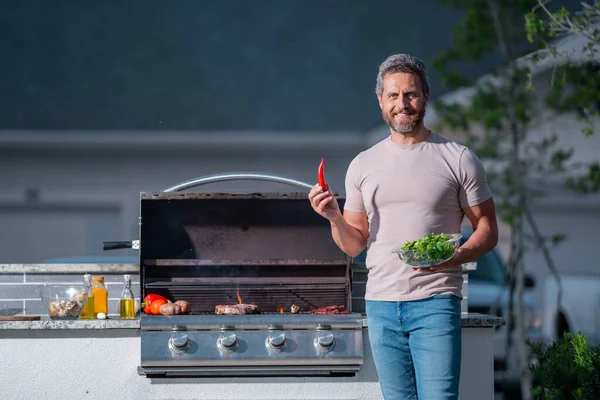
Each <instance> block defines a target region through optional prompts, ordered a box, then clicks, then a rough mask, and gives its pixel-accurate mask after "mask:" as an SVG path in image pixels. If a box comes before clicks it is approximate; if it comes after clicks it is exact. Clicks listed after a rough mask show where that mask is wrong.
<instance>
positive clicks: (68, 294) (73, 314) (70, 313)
mask: <svg viewBox="0 0 600 400" xmlns="http://www.w3.org/2000/svg"><path fill="white" fill-rule="evenodd" d="M39 291H40V297H41V299H42V303H43V304H44V306H45V307H46V310H47V311H48V315H49V316H50V318H51V319H60V320H75V319H79V315H80V314H81V311H82V310H83V305H84V304H85V301H86V300H87V297H88V294H89V288H88V287H86V286H85V285H43V286H39Z"/></svg>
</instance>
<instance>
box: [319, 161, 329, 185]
mask: <svg viewBox="0 0 600 400" xmlns="http://www.w3.org/2000/svg"><path fill="white" fill-rule="evenodd" d="M324 168H325V159H324V158H321V164H319V170H318V172H319V173H318V175H319V186H321V189H323V191H326V190H327V189H329V186H328V185H327V182H325V173H324Z"/></svg>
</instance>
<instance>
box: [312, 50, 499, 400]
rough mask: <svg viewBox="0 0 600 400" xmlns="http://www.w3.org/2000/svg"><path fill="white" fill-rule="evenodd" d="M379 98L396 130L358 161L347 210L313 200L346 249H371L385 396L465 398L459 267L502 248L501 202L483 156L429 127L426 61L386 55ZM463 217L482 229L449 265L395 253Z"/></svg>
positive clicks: (374, 334)
mask: <svg viewBox="0 0 600 400" xmlns="http://www.w3.org/2000/svg"><path fill="white" fill-rule="evenodd" d="M376 94H377V99H378V101H379V106H380V107H381V113H382V115H383V119H384V120H385V121H386V122H387V124H388V125H389V127H390V136H389V137H386V138H385V139H383V140H381V141H380V142H378V143H377V144H375V145H374V146H372V147H371V148H369V149H367V150H365V151H362V152H361V153H360V154H358V155H357V156H356V157H355V158H354V159H353V160H352V162H351V163H350V166H349V168H348V171H347V175H346V182H345V186H346V202H345V205H344V211H343V214H342V212H341V210H340V208H339V205H338V203H337V201H336V199H335V197H333V195H332V193H331V189H329V190H326V191H322V188H321V187H320V186H319V185H318V184H317V185H315V186H314V187H313V188H312V190H311V191H310V193H309V196H308V197H309V200H310V202H311V205H312V207H313V208H314V210H315V211H316V212H317V213H319V214H320V215H321V216H323V217H324V218H327V219H328V220H329V221H330V223H331V232H332V236H333V240H334V241H335V242H336V244H337V245H338V246H339V247H340V249H342V250H343V251H344V252H345V253H347V254H348V255H350V256H352V257H355V256H357V255H358V254H360V253H361V252H362V251H363V250H364V249H365V247H367V249H368V252H367V259H366V265H367V268H368V270H369V275H368V280H367V289H366V294H365V303H366V314H367V318H368V324H369V328H368V329H369V339H370V343H371V348H372V352H373V357H374V360H375V366H376V368H377V373H378V375H379V381H380V384H381V390H382V392H383V395H384V397H385V399H386V400H400V399H417V398H418V399H419V400H444V399H457V398H458V387H459V380H460V365H461V347H462V343H461V326H460V299H461V298H462V295H461V288H462V271H461V264H463V263H467V262H471V261H475V260H477V259H478V258H480V257H481V256H483V255H484V254H485V253H486V252H488V251H489V250H491V249H492V248H494V247H495V246H496V243H497V241H498V227H497V222H496V212H495V206H494V201H493V199H492V195H491V193H490V190H489V188H488V185H487V183H486V178H485V171H484V168H483V166H482V164H481V162H480V161H479V159H478V158H477V157H476V156H475V155H474V154H473V153H472V152H471V151H470V150H469V149H467V148H466V147H464V146H462V145H459V144H457V143H455V142H453V141H451V140H449V139H447V138H445V137H443V136H441V135H439V134H437V133H435V132H432V131H431V130H429V129H428V128H426V127H425V125H424V123H423V118H424V116H425V108H426V107H427V102H428V99H429V85H428V83H427V75H426V71H425V66H424V65H423V63H422V62H421V61H420V60H419V59H417V58H415V57H412V56H410V55H406V54H397V55H392V56H390V57H388V59H387V60H385V61H384V62H383V63H382V64H381V66H380V68H379V73H378V76H377V85H376ZM465 215H466V216H467V218H468V219H469V220H470V221H471V224H472V226H473V231H474V232H473V234H472V236H471V237H470V238H469V240H468V241H467V242H465V244H464V245H463V246H461V247H460V248H459V249H458V251H457V253H456V255H455V256H454V257H453V258H452V259H451V260H450V261H447V262H445V263H443V264H440V265H437V266H433V267H431V268H420V269H418V268H412V267H410V266H408V265H406V264H404V263H403V262H402V261H400V259H399V258H398V256H397V255H396V254H394V253H392V250H393V249H395V248H397V247H399V246H401V245H402V244H403V243H404V242H406V241H408V240H411V241H412V240H417V239H419V238H420V237H422V236H423V235H425V234H427V233H431V232H433V233H436V234H437V233H442V232H444V233H458V232H460V226H461V223H462V221H463V218H464V216H465Z"/></svg>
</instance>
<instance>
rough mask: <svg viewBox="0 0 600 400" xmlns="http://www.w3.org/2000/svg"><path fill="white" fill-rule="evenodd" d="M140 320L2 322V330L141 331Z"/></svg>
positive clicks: (0, 327)
mask: <svg viewBox="0 0 600 400" xmlns="http://www.w3.org/2000/svg"><path fill="white" fill-rule="evenodd" d="M139 328H140V320H139V318H138V319H133V320H121V319H111V318H108V319H103V320H102V319H92V320H81V319H80V320H75V321H69V320H52V319H50V318H49V317H42V318H41V319H40V320H39V321H0V330H3V329H5V330H23V329H39V330H45V329H58V330H60V329H139Z"/></svg>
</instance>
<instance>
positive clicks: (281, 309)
mask: <svg viewBox="0 0 600 400" xmlns="http://www.w3.org/2000/svg"><path fill="white" fill-rule="evenodd" d="M277 309H278V310H279V314H283V307H282V306H277Z"/></svg>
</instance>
